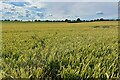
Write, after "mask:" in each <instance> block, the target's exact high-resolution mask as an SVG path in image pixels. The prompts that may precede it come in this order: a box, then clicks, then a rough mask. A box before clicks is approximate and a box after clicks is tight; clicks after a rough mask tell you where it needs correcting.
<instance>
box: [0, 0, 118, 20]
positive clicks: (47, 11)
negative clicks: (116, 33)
mask: <svg viewBox="0 0 120 80" xmlns="http://www.w3.org/2000/svg"><path fill="white" fill-rule="evenodd" d="M41 1H42V2H41ZM64 1H66V2H64ZM72 1H73V0H49V2H48V0H36V1H33V0H23V1H22V2H20V1H15V0H14V2H13V0H12V1H6V2H2V1H1V2H0V5H2V7H0V16H2V19H11V20H13V19H20V20H35V19H52V20H53V19H63V20H64V19H66V18H67V19H76V18H81V19H97V18H106V19H116V18H117V17H118V3H117V1H118V0H106V2H104V1H105V0H98V1H95V0H81V2H79V1H80V0H74V2H72Z"/></svg>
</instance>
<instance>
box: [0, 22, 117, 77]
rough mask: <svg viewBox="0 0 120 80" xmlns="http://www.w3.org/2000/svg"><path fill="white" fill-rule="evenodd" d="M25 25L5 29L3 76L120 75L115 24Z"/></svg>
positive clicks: (2, 62)
mask: <svg viewBox="0 0 120 80" xmlns="http://www.w3.org/2000/svg"><path fill="white" fill-rule="evenodd" d="M50 24H51V25H53V24H52V23H49V25H50ZM40 25H42V24H40ZM57 25H58V24H57ZM59 25H60V24H59ZM59 25H58V26H59ZM76 25H78V24H76ZM79 25H80V24H79ZM84 25H85V24H84ZM93 25H94V24H93ZM72 26H73V25H72ZM3 27H4V26H3ZM9 27H10V26H9ZM26 27H29V26H26ZM33 28H34V27H33ZM14 29H15V28H14ZM25 29H26V31H24V30H21V29H20V30H19V29H18V30H17V31H16V29H15V30H13V31H10V30H11V29H10V30H9V29H6V30H4V29H3V32H2V34H3V42H2V58H1V64H2V65H0V66H1V67H2V70H1V71H0V73H1V74H0V75H2V78H35V79H36V78H64V79H79V78H118V77H119V73H118V53H117V52H118V37H117V34H118V33H117V29H116V28H115V27H114V28H109V29H104V28H99V29H96V28H93V27H89V26H87V27H76V28H71V27H64V26H61V27H57V26H56V25H55V26H53V27H52V28H49V27H47V28H46V27H45V29H42V30H40V31H36V30H34V29H33V30H28V29H27V28H25ZM40 29H41V27H40Z"/></svg>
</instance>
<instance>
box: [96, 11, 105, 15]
mask: <svg viewBox="0 0 120 80" xmlns="http://www.w3.org/2000/svg"><path fill="white" fill-rule="evenodd" d="M96 14H97V15H103V14H104V13H103V12H102V11H97V12H96Z"/></svg>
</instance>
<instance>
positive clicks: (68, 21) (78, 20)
mask: <svg viewBox="0 0 120 80" xmlns="http://www.w3.org/2000/svg"><path fill="white" fill-rule="evenodd" d="M1 21H14V22H24V21H23V20H7V19H5V20H1ZM94 21H119V19H103V18H100V19H94V20H81V19H80V18H77V19H76V20H69V19H65V20H32V21H29V20H28V21H25V22H67V23H79V22H94Z"/></svg>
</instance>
